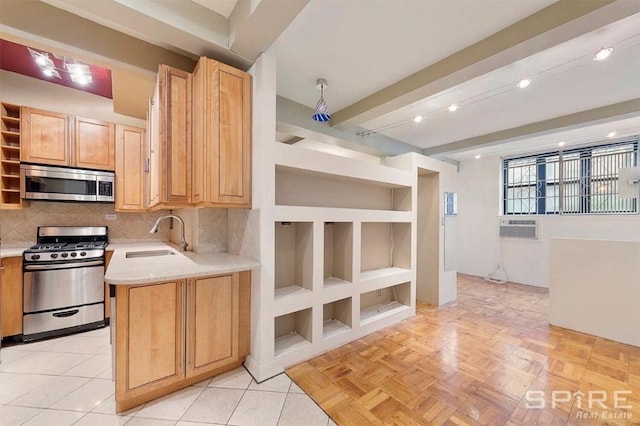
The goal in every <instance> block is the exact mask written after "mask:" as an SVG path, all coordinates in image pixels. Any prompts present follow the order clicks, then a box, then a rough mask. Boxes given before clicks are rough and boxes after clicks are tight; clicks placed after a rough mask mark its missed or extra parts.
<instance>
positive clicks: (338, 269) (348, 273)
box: [324, 222, 353, 287]
mask: <svg viewBox="0 0 640 426" xmlns="http://www.w3.org/2000/svg"><path fill="white" fill-rule="evenodd" d="M352 281H353V223H351V222H325V223H324V286H325V287H331V286H334V285H340V284H348V283H351V282H352Z"/></svg>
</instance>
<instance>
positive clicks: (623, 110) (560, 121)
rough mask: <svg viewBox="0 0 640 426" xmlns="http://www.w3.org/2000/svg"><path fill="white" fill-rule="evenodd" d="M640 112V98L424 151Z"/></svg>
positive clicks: (469, 145)
mask: <svg viewBox="0 0 640 426" xmlns="http://www.w3.org/2000/svg"><path fill="white" fill-rule="evenodd" d="M638 115H640V98H637V99H631V100H628V101H625V102H620V103H617V104H611V105H606V106H602V107H599V108H594V109H590V110H586V111H580V112H576V113H573V114H568V115H563V116H561V117H555V118H551V119H549V120H543V121H538V122H536V123H530V124H525V125H524V126H518V127H513V128H511V129H505V130H500V131H497V132H493V133H487V134H485V135H481V136H475V137H472V138H468V139H463V140H460V141H456V142H451V143H447V144H444V145H439V146H434V147H432V148H427V149H424V150H423V151H422V154H424V155H428V156H435V155H443V154H452V153H454V152H458V151H466V150H469V149H472V148H480V147H484V146H491V145H497V144H502V143H507V142H514V141H517V140H519V139H523V138H525V137H526V138H529V137H535V136H542V135H546V134H551V133H556V132H560V131H564V130H571V129H575V128H580V127H585V126H591V125H595V124H600V123H606V122H610V121H614V120H622V119H625V118H631V117H637V116H638Z"/></svg>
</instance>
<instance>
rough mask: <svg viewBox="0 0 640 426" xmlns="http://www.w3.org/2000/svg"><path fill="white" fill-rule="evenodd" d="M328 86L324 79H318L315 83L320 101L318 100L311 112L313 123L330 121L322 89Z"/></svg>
mask: <svg viewBox="0 0 640 426" xmlns="http://www.w3.org/2000/svg"><path fill="white" fill-rule="evenodd" d="M325 86H328V84H327V80H325V79H324V78H319V79H318V80H317V81H316V87H317V88H318V89H320V99H318V103H316V109H315V111H314V112H313V116H312V118H313V119H314V120H315V121H320V122H325V121H329V120H331V114H329V107H328V106H327V101H325V100H324V87H325Z"/></svg>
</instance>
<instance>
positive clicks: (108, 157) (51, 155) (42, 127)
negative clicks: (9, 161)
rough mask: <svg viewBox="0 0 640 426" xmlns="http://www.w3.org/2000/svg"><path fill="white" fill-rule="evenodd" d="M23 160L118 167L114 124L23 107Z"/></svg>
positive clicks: (87, 166) (72, 165)
mask: <svg viewBox="0 0 640 426" xmlns="http://www.w3.org/2000/svg"><path fill="white" fill-rule="evenodd" d="M20 119H21V124H20V127H21V151H20V161H23V162H27V163H36V164H49V165H52V166H71V167H81V168H87V169H97V170H111V171H112V170H114V169H115V125H114V124H113V123H110V122H107V121H100V120H92V119H88V118H81V117H73V116H70V115H67V114H61V113H57V112H51V111H44V110H39V109H35V108H29V107H22V108H21V112H20Z"/></svg>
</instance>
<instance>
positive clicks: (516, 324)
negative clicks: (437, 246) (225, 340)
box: [287, 274, 640, 426]
mask: <svg viewBox="0 0 640 426" xmlns="http://www.w3.org/2000/svg"><path fill="white" fill-rule="evenodd" d="M547 311H548V290H547V289H540V288H535V287H530V286H523V285H517V284H491V283H487V282H485V281H484V280H482V279H481V278H477V277H471V276H466V275H462V274H460V275H458V300H457V301H456V302H454V303H451V304H448V305H446V306H443V307H433V306H429V305H426V304H422V303H418V306H417V315H416V317H414V318H410V319H408V320H405V321H403V322H401V323H399V324H397V325H394V326H391V327H388V328H385V329H384V330H381V331H378V332H376V333H373V334H370V335H368V336H366V337H364V338H362V339H360V340H357V341H355V342H352V343H350V344H348V345H345V346H342V347H340V348H338V349H335V350H333V351H331V352H328V353H326V354H324V355H321V356H319V357H317V358H314V359H312V360H309V361H307V362H304V363H302V364H298V365H296V366H293V367H291V368H289V369H288V370H287V374H288V375H289V376H290V377H291V378H292V379H293V380H294V381H295V382H296V383H297V384H298V385H299V386H300V387H301V388H302V389H304V390H305V392H307V393H308V394H309V395H311V397H312V398H313V399H314V400H315V401H316V402H317V403H318V404H319V405H320V406H321V407H322V408H323V409H324V410H325V411H326V412H327V413H328V414H329V415H330V416H331V417H332V419H333V420H334V421H335V422H336V423H338V424H339V425H381V424H384V425H440V424H447V425H476V424H479V425H491V426H497V425H564V424H570V425H583V424H585V425H587V424H588V425H592V424H593V425H640V348H638V347H635V346H629V345H624V344H621V343H618V342H614V341H611V340H607V339H603V338H599V337H595V336H591V335H587V334H583V333H578V332H574V331H570V330H566V329H562V328H559V327H553V326H550V325H549V324H548V320H547ZM594 315H597V313H595V312H594ZM528 391H538V393H529V394H528ZM552 391H556V393H555V394H552ZM616 391H618V393H617V394H616V393H615V392H616ZM589 392H591V398H589ZM527 394H528V395H529V396H530V397H534V398H535V397H540V398H541V400H540V401H536V400H533V399H531V398H529V400H528V399H527V397H526V395H527ZM616 397H617V398H618V399H619V401H618V403H617V404H616V403H615V401H614V399H615V398H616ZM554 400H555V403H553V402H554ZM600 400H601V401H600ZM542 401H544V408H541V409H538V408H529V407H531V404H533V405H534V406H540V405H542ZM589 402H591V406H589ZM528 404H529V405H528ZM622 406H624V407H622ZM616 407H617V408H616Z"/></svg>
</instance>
